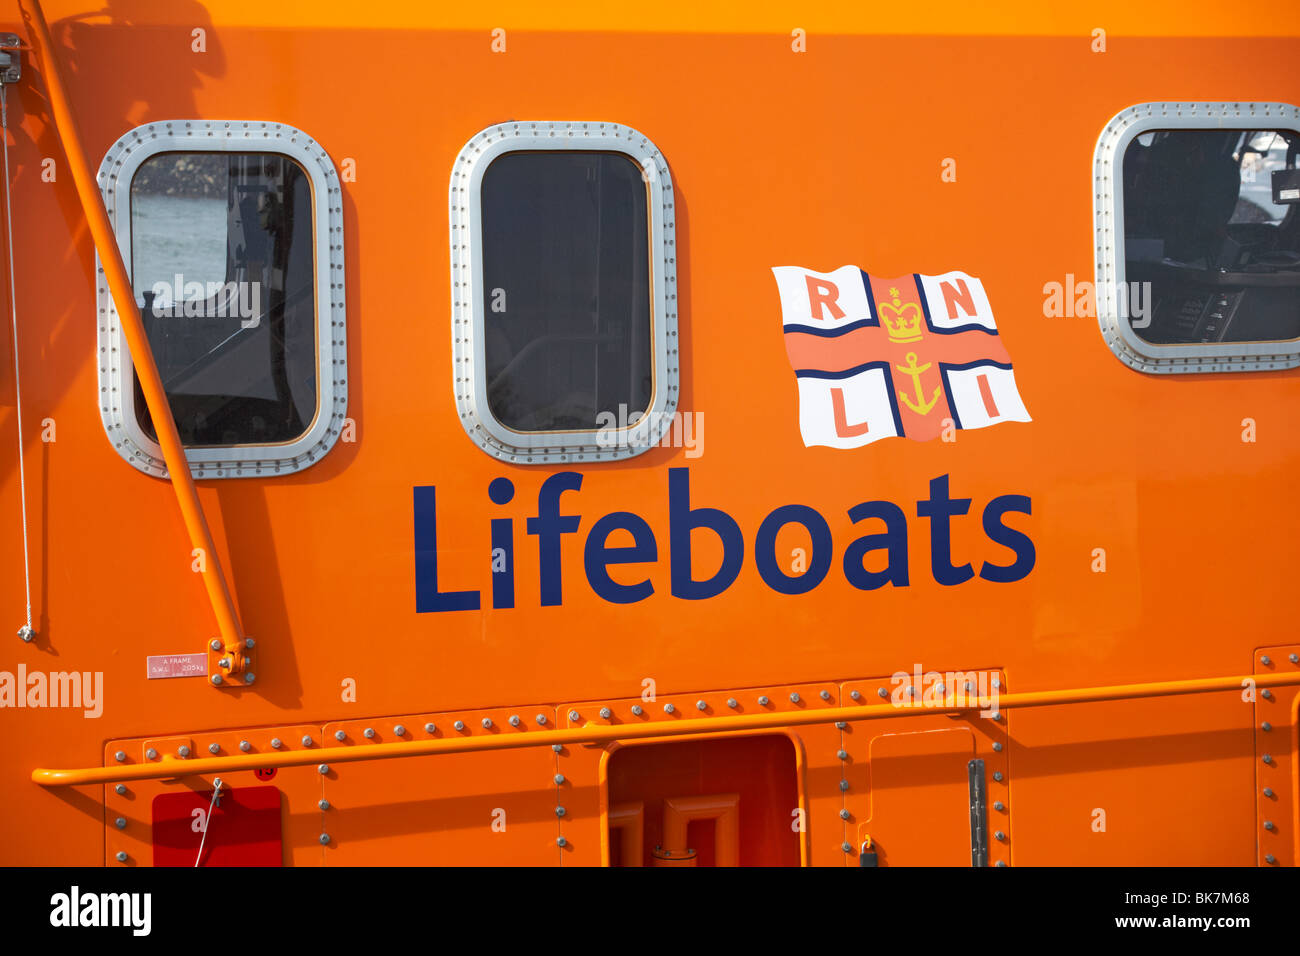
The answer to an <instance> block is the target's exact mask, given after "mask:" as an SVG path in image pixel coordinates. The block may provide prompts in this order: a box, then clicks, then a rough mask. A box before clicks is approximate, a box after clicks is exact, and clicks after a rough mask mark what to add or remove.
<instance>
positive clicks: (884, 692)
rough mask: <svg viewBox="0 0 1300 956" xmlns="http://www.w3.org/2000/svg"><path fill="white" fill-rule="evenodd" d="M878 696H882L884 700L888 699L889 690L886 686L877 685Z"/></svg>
mask: <svg viewBox="0 0 1300 956" xmlns="http://www.w3.org/2000/svg"><path fill="white" fill-rule="evenodd" d="M876 696H877V697H879V698H881V699H882V700H885V699H888V697H889V691H887V690H885V688H883V687H877V688H876Z"/></svg>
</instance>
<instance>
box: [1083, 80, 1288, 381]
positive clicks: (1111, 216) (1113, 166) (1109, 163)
mask: <svg viewBox="0 0 1300 956" xmlns="http://www.w3.org/2000/svg"><path fill="white" fill-rule="evenodd" d="M1282 126H1285V127H1286V128H1287V129H1297V130H1300V108H1297V107H1295V106H1291V105H1289V104H1287V103H1164V102H1154V103H1140V104H1138V105H1136V106H1130V107H1128V108H1127V109H1125V110H1122V111H1121V112H1119V113H1117V114H1116V115H1115V116H1114V117H1112V118H1111V120H1110V122H1108V123H1107V124H1106V126H1105V128H1104V129H1103V130H1102V132H1101V135H1100V136H1099V137H1098V139H1097V147H1096V151H1095V152H1094V154H1093V191H1092V192H1093V195H1092V210H1093V226H1094V234H1095V245H1094V254H1095V265H1096V269H1095V275H1096V286H1095V289H1094V291H1095V292H1096V303H1097V324H1098V326H1100V328H1101V334H1102V338H1103V339H1104V340H1105V342H1106V345H1107V346H1108V347H1109V348H1110V350H1111V351H1112V352H1114V353H1115V356H1116V357H1117V358H1118V359H1119V360H1120V361H1121V362H1123V363H1124V364H1125V365H1127V366H1129V367H1130V368H1133V369H1136V370H1138V371H1140V372H1148V373H1152V374H1163V375H1168V374H1179V373H1188V372H1250V371H1258V370H1265V369H1286V368H1294V367H1296V366H1297V365H1300V339H1285V340H1279V341H1269V342H1225V343H1215V344H1211V343H1206V342H1196V343H1188V344H1177V345H1157V344H1155V343H1152V342H1147V341H1146V340H1144V339H1142V338H1141V337H1140V336H1138V335H1137V334H1135V333H1134V332H1133V330H1132V329H1131V328H1130V327H1129V323H1128V320H1127V319H1122V318H1121V317H1120V315H1119V307H1118V302H1117V298H1118V293H1119V290H1121V289H1124V290H1127V288H1128V286H1127V281H1126V275H1125V268H1126V262H1125V256H1124V174H1123V164H1124V153H1125V151H1126V150H1127V149H1128V147H1129V145H1130V144H1131V143H1132V142H1133V140H1135V139H1137V137H1139V136H1141V135H1142V134H1143V133H1147V132H1151V131H1152V130H1164V129H1205V130H1214V129H1224V130H1227V129H1247V128H1260V129H1264V128H1278V127H1282ZM1107 292H1108V293H1110V294H1106V293H1107Z"/></svg>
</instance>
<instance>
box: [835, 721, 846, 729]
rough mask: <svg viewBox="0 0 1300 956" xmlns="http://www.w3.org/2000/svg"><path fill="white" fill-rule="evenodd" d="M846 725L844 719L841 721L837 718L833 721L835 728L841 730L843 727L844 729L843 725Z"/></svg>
mask: <svg viewBox="0 0 1300 956" xmlns="http://www.w3.org/2000/svg"><path fill="white" fill-rule="evenodd" d="M847 726H848V723H847V722H846V721H843V720H837V721H835V729H836V730H843V729H844V728H845V727H847Z"/></svg>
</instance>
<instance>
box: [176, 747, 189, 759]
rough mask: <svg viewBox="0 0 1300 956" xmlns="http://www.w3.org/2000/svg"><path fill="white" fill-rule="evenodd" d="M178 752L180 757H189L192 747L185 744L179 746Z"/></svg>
mask: <svg viewBox="0 0 1300 956" xmlns="http://www.w3.org/2000/svg"><path fill="white" fill-rule="evenodd" d="M176 754H177V756H180V757H188V756H189V755H190V748H189V747H186V746H184V745H182V746H180V747H177V748H176Z"/></svg>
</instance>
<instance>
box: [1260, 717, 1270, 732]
mask: <svg viewBox="0 0 1300 956" xmlns="http://www.w3.org/2000/svg"><path fill="white" fill-rule="evenodd" d="M1259 728H1260V730H1262V731H1264V732H1265V733H1268V732H1269V731H1270V730H1272V729H1273V725H1272V724H1270V723H1269V722H1268V721H1267V720H1266V721H1264V722H1263V723H1262V724H1260V725H1259Z"/></svg>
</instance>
